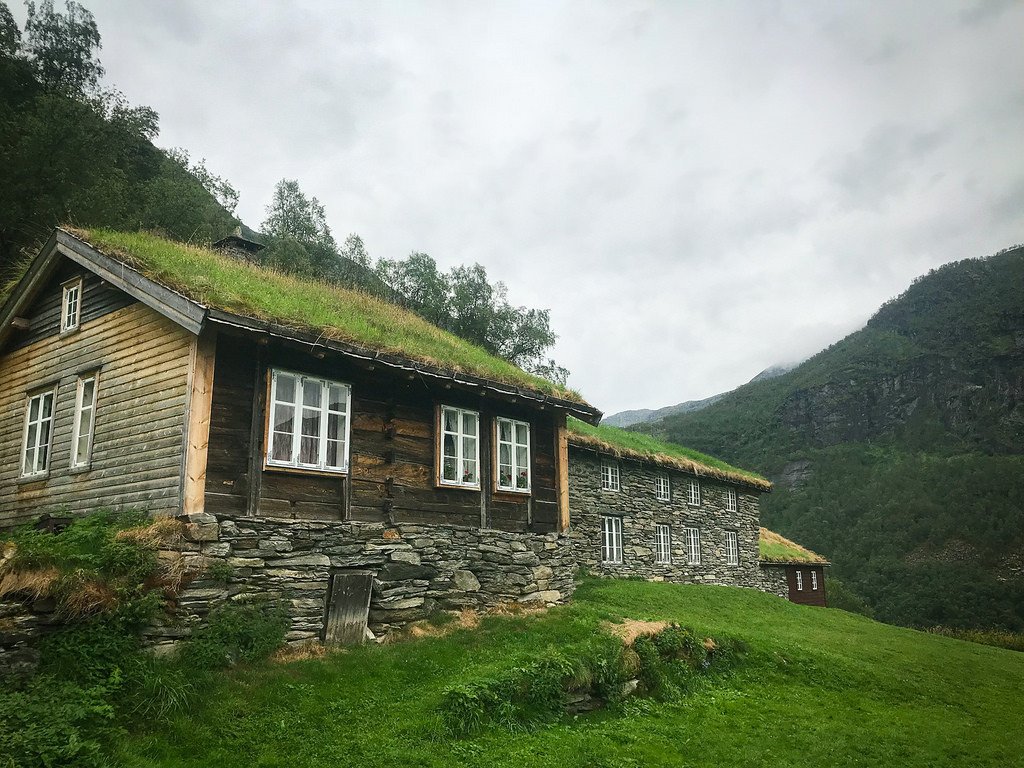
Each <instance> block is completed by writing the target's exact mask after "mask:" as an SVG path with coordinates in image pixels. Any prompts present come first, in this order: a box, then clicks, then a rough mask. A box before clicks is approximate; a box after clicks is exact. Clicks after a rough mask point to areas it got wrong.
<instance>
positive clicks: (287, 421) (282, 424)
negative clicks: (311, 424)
mask: <svg viewBox="0 0 1024 768" xmlns="http://www.w3.org/2000/svg"><path fill="white" fill-rule="evenodd" d="M294 416H295V406H293V405H278V406H277V407H276V408H275V409H274V431H275V432H285V433H287V434H289V435H290V434H291V433H292V432H294V431H295V426H294Z"/></svg>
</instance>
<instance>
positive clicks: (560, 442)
mask: <svg viewBox="0 0 1024 768" xmlns="http://www.w3.org/2000/svg"><path fill="white" fill-rule="evenodd" d="M555 480H556V481H557V483H558V530H559V532H565V531H568V530H569V430H568V429H567V428H566V426H565V414H564V413H560V414H558V415H557V416H556V417H555Z"/></svg>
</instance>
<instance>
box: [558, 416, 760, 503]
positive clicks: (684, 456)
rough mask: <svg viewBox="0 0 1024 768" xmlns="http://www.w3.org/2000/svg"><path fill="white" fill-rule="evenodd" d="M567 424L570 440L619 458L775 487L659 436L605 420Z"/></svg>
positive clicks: (753, 475) (730, 480)
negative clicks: (630, 429)
mask: <svg viewBox="0 0 1024 768" xmlns="http://www.w3.org/2000/svg"><path fill="white" fill-rule="evenodd" d="M568 426H569V442H570V443H572V444H573V445H577V446H581V447H584V448H592V449H593V450H595V451H598V452H600V453H607V454H610V455H612V456H616V457H619V458H624V459H634V460H636V461H642V462H648V463H650V464H656V465H658V466H661V467H668V468H670V469H677V470H680V471H682V472H686V473H688V474H691V475H696V476H697V477H711V478H714V479H716V480H724V481H726V482H730V483H737V484H739V485H745V486H748V487H750V488H754V489H756V490H759V491H770V490H771V489H772V484H771V483H770V482H769V481H768V480H765V479H764V478H763V477H761V476H760V475H758V474H755V473H753V472H748V471H747V470H745V469H739V468H737V467H733V466H731V465H729V464H726V463H725V462H724V461H721V460H720V459H716V458H714V457H713V456H707V455H705V454H703V453H700V452H699V451H695V450H692V449H691V448H686V447H684V446H682V445H676V444H675V443H668V442H664V441H662V440H657V439H655V438H653V437H651V436H650V435H644V434H641V433H639V432H629V431H627V430H625V429H619V428H618V427H611V426H608V425H603V424H602V425H601V426H597V427H594V426H591V425H589V424H586V423H584V422H582V421H580V420H579V419H574V418H572V417H569V422H568Z"/></svg>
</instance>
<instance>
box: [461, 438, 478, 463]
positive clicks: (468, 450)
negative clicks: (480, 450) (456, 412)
mask: <svg viewBox="0 0 1024 768" xmlns="http://www.w3.org/2000/svg"><path fill="white" fill-rule="evenodd" d="M462 458H464V459H466V460H467V461H472V460H474V459H476V438H475V437H464V438H462Z"/></svg>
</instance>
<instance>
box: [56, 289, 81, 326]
mask: <svg viewBox="0 0 1024 768" xmlns="http://www.w3.org/2000/svg"><path fill="white" fill-rule="evenodd" d="M81 317H82V278H80V277H78V278H75V279H74V280H71V281H69V282H67V283H64V286H63V291H62V293H61V302H60V332H61V333H70V332H71V331H76V330H78V326H79V325H80V321H81Z"/></svg>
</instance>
